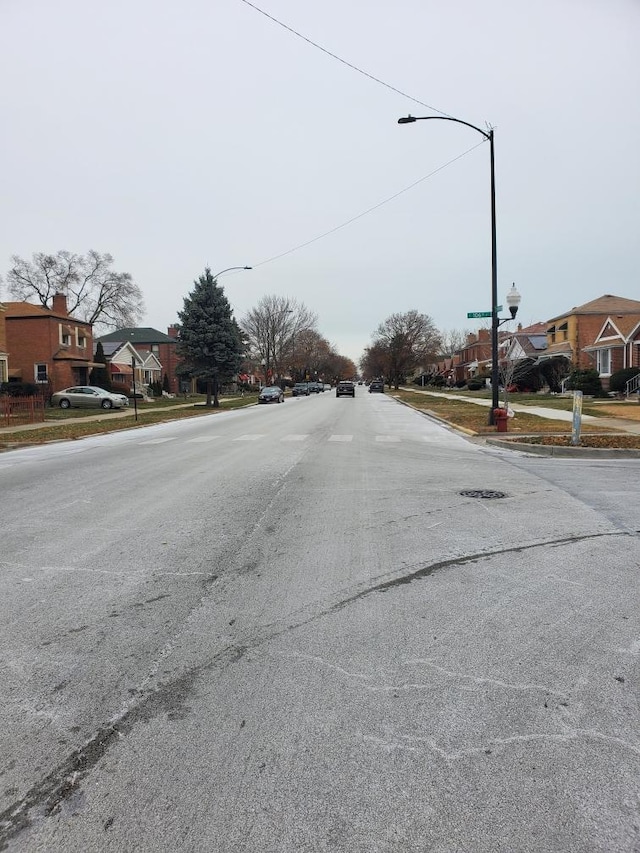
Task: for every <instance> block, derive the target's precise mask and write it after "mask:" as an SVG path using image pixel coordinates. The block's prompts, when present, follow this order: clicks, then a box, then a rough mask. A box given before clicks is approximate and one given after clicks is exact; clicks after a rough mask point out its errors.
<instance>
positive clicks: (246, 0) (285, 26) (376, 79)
mask: <svg viewBox="0 0 640 853" xmlns="http://www.w3.org/2000/svg"><path fill="white" fill-rule="evenodd" d="M240 2H241V3H244V4H245V6H250V7H251V8H252V9H255V11H256V12H259V13H260V14H261V15H264V17H265V18H268V19H269V20H270V21H273V23H274V24H277V25H278V26H279V27H282V28H283V29H285V30H287V32H290V33H292V34H293V35H294V36H297V37H298V38H299V39H302V41H306V43H307V44H310V45H311V46H312V47H315V48H317V50H320V51H322V53H324V54H326V55H327V56H330V57H331V58H332V59H335V60H337V61H338V62H341V63H342V64H343V65H346V66H347V68H351V69H352V70H353V71H357V72H358V74H362V75H363V76H364V77H368V78H369V80H373V82H374V83H378V84H379V85H380V86H384V87H385V89H390V90H391V91H392V92H395V93H396V94H397V95H402V97H403V98H408V99H409V100H410V101H413V102H414V104H420V106H421V107H426V108H427V109H428V110H433V112H434V113H438V115H441V116H446V117H447V118H453V116H450V115H449V113H445V112H443V111H442V110H439V109H437V108H436V107H433V106H431V104H426V103H425V102H424V101H421V100H419V99H418V98H414V97H413V96H412V95H408V94H407V93H406V92H403V91H402V90H401V89H396V87H395V86H392V85H391V84H390V83H385V81H384V80H381V79H380V78H379V77H374V75H373V74H369V72H368V71H364V70H363V69H362V68H358V66H357V65H354V64H353V63H352V62H348V61H347V60H346V59H343V58H342V57H341V56H338V55H337V54H335V53H332V52H331V51H330V50H327V48H326V47H322V45H321V44H318V43H317V42H315V41H313V40H312V39H310V38H308V37H307V36H305V35H303V34H302V33H299V32H298V31H297V30H294V29H293V27H290V26H289V25H288V24H285V23H283V22H282V21H279V20H278V19H277V18H274V16H273V15H270V14H269V13H268V12H265V11H264V9H261V8H260V7H259V6H256V5H255V3H251V2H250V0H240Z"/></svg>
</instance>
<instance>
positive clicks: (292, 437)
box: [281, 434, 309, 441]
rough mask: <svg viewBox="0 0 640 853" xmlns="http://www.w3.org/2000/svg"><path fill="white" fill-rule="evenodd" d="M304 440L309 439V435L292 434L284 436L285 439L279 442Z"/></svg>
mask: <svg viewBox="0 0 640 853" xmlns="http://www.w3.org/2000/svg"><path fill="white" fill-rule="evenodd" d="M305 438H309V435H308V434H307V435H296V434H292V435H285V437H284V438H283V439H281V441H304V440H305Z"/></svg>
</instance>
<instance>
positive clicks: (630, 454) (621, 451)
mask: <svg viewBox="0 0 640 853" xmlns="http://www.w3.org/2000/svg"><path fill="white" fill-rule="evenodd" d="M486 443H487V444H490V445H492V446H493V447H500V448H502V449H503V450H517V451H519V452H521V453H533V454H534V455H536V456H559V457H564V458H565V459H571V458H574V459H575V458H576V457H578V458H580V457H582V458H585V457H589V458H593V457H595V458H596V459H640V450H634V449H633V448H627V447H560V446H558V445H554V444H527V443H526V442H524V441H516V440H515V439H509V438H487V439H486Z"/></svg>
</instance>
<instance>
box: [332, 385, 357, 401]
mask: <svg viewBox="0 0 640 853" xmlns="http://www.w3.org/2000/svg"><path fill="white" fill-rule="evenodd" d="M355 396H356V386H355V385H354V384H353V382H338V387H337V388H336V397H355Z"/></svg>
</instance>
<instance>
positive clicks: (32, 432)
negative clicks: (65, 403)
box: [0, 394, 258, 449]
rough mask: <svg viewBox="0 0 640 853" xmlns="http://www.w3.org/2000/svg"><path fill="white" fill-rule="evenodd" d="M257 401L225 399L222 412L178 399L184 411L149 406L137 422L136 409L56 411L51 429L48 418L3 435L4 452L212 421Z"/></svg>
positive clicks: (0, 444) (195, 399) (0, 438)
mask: <svg viewBox="0 0 640 853" xmlns="http://www.w3.org/2000/svg"><path fill="white" fill-rule="evenodd" d="M257 399H258V398H257V395H253V394H247V395H246V396H244V397H226V398H225V397H221V398H220V408H219V409H207V408H204V407H203V406H202V403H204V402H206V397H204V396H203V397H200V396H198V397H190V398H189V401H188V404H187V405H186V407H185V405H184V401H182V402H178V401H177V398H176V399H175V400H171V401H170V402H171V403H172V404H173V406H174V407H175V406H176V405H178V406H180V407H181V408H171V407H170V406H163V407H158V406H156V405H155V404H151V403H146V404H144V405H145V408H143V407H142V406H139V407H138V420H137V421H136V420H135V412H134V409H133V406H132V407H131V408H129V409H125V410H124V411H125V413H126V414H121V411H122V410H118V409H112V410H110V411H102V410H97V409H72V410H71V411H69V410H66V411H63V410H62V409H60V410H57V409H53V410H51V411H54V412H58V411H59V412H60V414H62V415H63V417H62V418H54V419H52V421H51V424H50V425H49V418H48V417H47V419H46V422H47V425H46V426H41V427H37V428H34V429H29V430H21V431H19V432H17V431H16V432H6V433H0V449H1V448H7V447H19V446H20V445H27V444H29V445H31V444H45V443H46V442H48V441H61V440H65V439H75V438H83V437H85V436H87V435H98V434H101V433H106V432H115V431H116V430H122V429H135V428H136V427H139V426H149V425H150V424H157V423H162V422H164V421H176V420H182V419H183V418H198V417H210V416H211V415H216V414H219V413H220V412H224V411H226V410H228V409H239V408H242V407H243V406H251V405H253V404H254V403H256V402H257ZM198 404H199V405H198ZM91 415H93V416H95V415H100V418H101V419H100V420H96V421H85V422H84V423H83V422H82V420H77V419H76V418H78V417H79V418H81V419H85V418H87V417H89V416H91Z"/></svg>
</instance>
